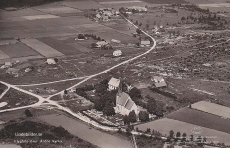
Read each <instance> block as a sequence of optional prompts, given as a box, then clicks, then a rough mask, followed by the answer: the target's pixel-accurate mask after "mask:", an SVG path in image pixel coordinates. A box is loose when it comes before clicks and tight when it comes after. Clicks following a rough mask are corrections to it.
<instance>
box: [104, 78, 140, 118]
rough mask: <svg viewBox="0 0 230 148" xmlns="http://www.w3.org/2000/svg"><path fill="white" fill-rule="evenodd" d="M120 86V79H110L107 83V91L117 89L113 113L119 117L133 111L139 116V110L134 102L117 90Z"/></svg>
mask: <svg viewBox="0 0 230 148" xmlns="http://www.w3.org/2000/svg"><path fill="white" fill-rule="evenodd" d="M120 86H121V80H120V79H116V78H111V79H110V81H109V83H108V90H116V89H118V93H117V95H116V106H115V107H114V110H115V112H116V113H119V114H121V115H128V114H129V113H130V112H131V111H134V112H135V113H136V114H139V112H140V110H139V109H138V107H137V105H136V104H135V102H134V101H133V100H132V99H131V98H130V96H129V95H128V94H127V93H125V92H122V91H121V89H120V88H119V87H120Z"/></svg>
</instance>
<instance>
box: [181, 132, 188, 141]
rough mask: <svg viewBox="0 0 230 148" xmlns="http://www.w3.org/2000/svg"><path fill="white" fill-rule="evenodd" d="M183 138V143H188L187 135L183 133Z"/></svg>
mask: <svg viewBox="0 0 230 148" xmlns="http://www.w3.org/2000/svg"><path fill="white" fill-rule="evenodd" d="M182 137H183V138H182V141H186V137H187V135H186V133H183V134H182Z"/></svg>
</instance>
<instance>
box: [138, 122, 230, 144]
mask: <svg viewBox="0 0 230 148" xmlns="http://www.w3.org/2000/svg"><path fill="white" fill-rule="evenodd" d="M136 127H138V129H139V130H142V131H146V129H147V128H151V131H152V130H155V131H159V132H160V133H162V134H163V135H165V134H166V135H169V131H170V130H173V131H174V133H176V132H180V133H181V134H183V133H186V134H187V136H189V135H194V137H195V136H204V137H207V141H219V142H220V143H225V144H227V145H229V144H230V134H227V133H224V132H220V131H216V130H213V129H209V128H205V127H200V128H201V129H202V133H201V134H194V133H193V132H192V130H193V129H194V128H196V127H199V126H197V125H193V124H189V123H185V122H181V121H177V120H173V119H168V118H163V119H159V120H156V121H152V122H148V123H144V124H140V125H137V126H135V128H136Z"/></svg>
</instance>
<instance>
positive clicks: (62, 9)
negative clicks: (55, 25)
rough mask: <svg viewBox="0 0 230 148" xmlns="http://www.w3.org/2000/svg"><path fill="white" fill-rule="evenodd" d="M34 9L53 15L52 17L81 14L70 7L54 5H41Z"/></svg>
mask: <svg viewBox="0 0 230 148" xmlns="http://www.w3.org/2000/svg"><path fill="white" fill-rule="evenodd" d="M34 9H36V10H38V11H42V12H45V13H49V14H53V15H59V14H63V13H79V12H82V11H80V10H78V9H74V8H71V7H66V6H61V5H58V4H55V3H52V4H46V5H41V6H36V7H34Z"/></svg>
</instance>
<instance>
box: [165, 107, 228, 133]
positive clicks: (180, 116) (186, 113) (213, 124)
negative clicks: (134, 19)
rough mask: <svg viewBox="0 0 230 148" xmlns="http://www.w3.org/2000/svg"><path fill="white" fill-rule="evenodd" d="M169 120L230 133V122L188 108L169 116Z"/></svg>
mask: <svg viewBox="0 0 230 148" xmlns="http://www.w3.org/2000/svg"><path fill="white" fill-rule="evenodd" d="M167 118H170V119H174V120H179V121H182V122H186V123H190V124H194V125H197V126H202V127H206V128H210V129H215V130H218V131H221V132H225V133H230V120H228V119H223V118H221V117H219V116H215V115H212V114H208V113H205V112H201V111H198V110H194V109H190V108H187V107H185V108H182V109H179V110H178V111H176V112H173V113H171V114H169V115H167Z"/></svg>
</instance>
